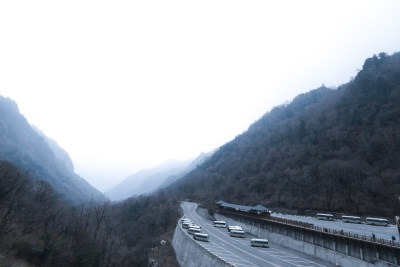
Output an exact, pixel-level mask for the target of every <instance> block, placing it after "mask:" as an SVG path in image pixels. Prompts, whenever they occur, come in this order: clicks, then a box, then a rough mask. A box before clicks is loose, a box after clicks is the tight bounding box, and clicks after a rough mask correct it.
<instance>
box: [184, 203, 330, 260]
mask: <svg viewBox="0 0 400 267" xmlns="http://www.w3.org/2000/svg"><path fill="white" fill-rule="evenodd" d="M181 206H182V209H183V212H184V214H185V217H186V218H189V219H190V220H192V221H193V222H194V223H195V224H197V225H199V226H201V228H202V232H203V233H207V234H208V235H209V237H210V242H201V241H197V242H199V244H201V245H202V246H203V247H204V248H206V249H208V250H209V251H210V252H211V253H213V254H215V255H217V256H219V257H220V258H222V259H224V260H226V261H227V262H229V263H231V264H232V265H234V266H238V267H239V266H274V267H280V266H282V267H286V266H290V267H293V266H309V267H321V266H334V265H333V264H330V263H327V262H324V261H321V260H319V259H316V258H313V257H311V256H308V255H306V254H303V253H300V252H297V251H293V250H290V249H287V248H283V247H281V246H278V245H276V244H273V243H270V244H269V245H270V247H269V248H253V247H251V246H250V239H251V238H256V237H255V236H251V235H250V234H248V233H246V234H245V235H246V237H245V238H235V237H230V236H229V234H228V231H227V230H226V228H216V227H214V226H213V222H212V221H210V220H206V219H204V218H203V217H201V216H199V215H198V214H197V213H196V211H195V209H196V206H197V204H196V203H190V202H183V203H182V205H181Z"/></svg>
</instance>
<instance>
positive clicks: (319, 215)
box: [317, 213, 335, 221]
mask: <svg viewBox="0 0 400 267" xmlns="http://www.w3.org/2000/svg"><path fill="white" fill-rule="evenodd" d="M317 219H318V220H326V221H333V220H335V218H333V215H332V214H326V213H317Z"/></svg>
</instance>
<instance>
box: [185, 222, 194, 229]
mask: <svg viewBox="0 0 400 267" xmlns="http://www.w3.org/2000/svg"><path fill="white" fill-rule="evenodd" d="M192 225H193V223H191V222H190V223H189V222H184V223H182V227H183V228H185V229H189V228H190V226H192Z"/></svg>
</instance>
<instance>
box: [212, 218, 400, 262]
mask: <svg viewBox="0 0 400 267" xmlns="http://www.w3.org/2000/svg"><path fill="white" fill-rule="evenodd" d="M214 217H215V219H217V220H223V221H226V222H227V224H228V225H240V226H241V227H242V228H243V230H244V231H245V232H248V233H251V234H253V235H255V236H257V237H259V238H266V239H268V240H269V241H271V242H272V243H277V244H279V245H282V246H284V247H288V248H291V249H293V250H296V251H300V252H303V253H305V254H308V255H312V256H314V257H317V258H320V259H323V260H325V261H328V262H330V263H333V264H336V265H339V266H360V267H372V266H376V267H383V266H385V267H388V266H399V265H397V263H398V259H399V256H400V251H399V249H398V248H396V247H390V246H385V245H379V244H373V243H370V242H362V241H360V240H356V239H351V238H348V237H345V236H335V235H331V234H329V233H324V232H318V231H314V230H312V229H307V228H302V227H296V226H293V225H286V224H283V223H279V222H273V221H264V220H261V219H255V218H247V217H245V216H241V215H237V214H229V213H221V214H218V213H215V214H214Z"/></svg>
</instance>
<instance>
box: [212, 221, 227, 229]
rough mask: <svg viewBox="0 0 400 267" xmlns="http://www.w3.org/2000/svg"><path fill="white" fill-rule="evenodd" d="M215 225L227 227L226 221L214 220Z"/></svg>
mask: <svg viewBox="0 0 400 267" xmlns="http://www.w3.org/2000/svg"><path fill="white" fill-rule="evenodd" d="M214 227H222V228H225V227H226V222H224V221H214Z"/></svg>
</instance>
